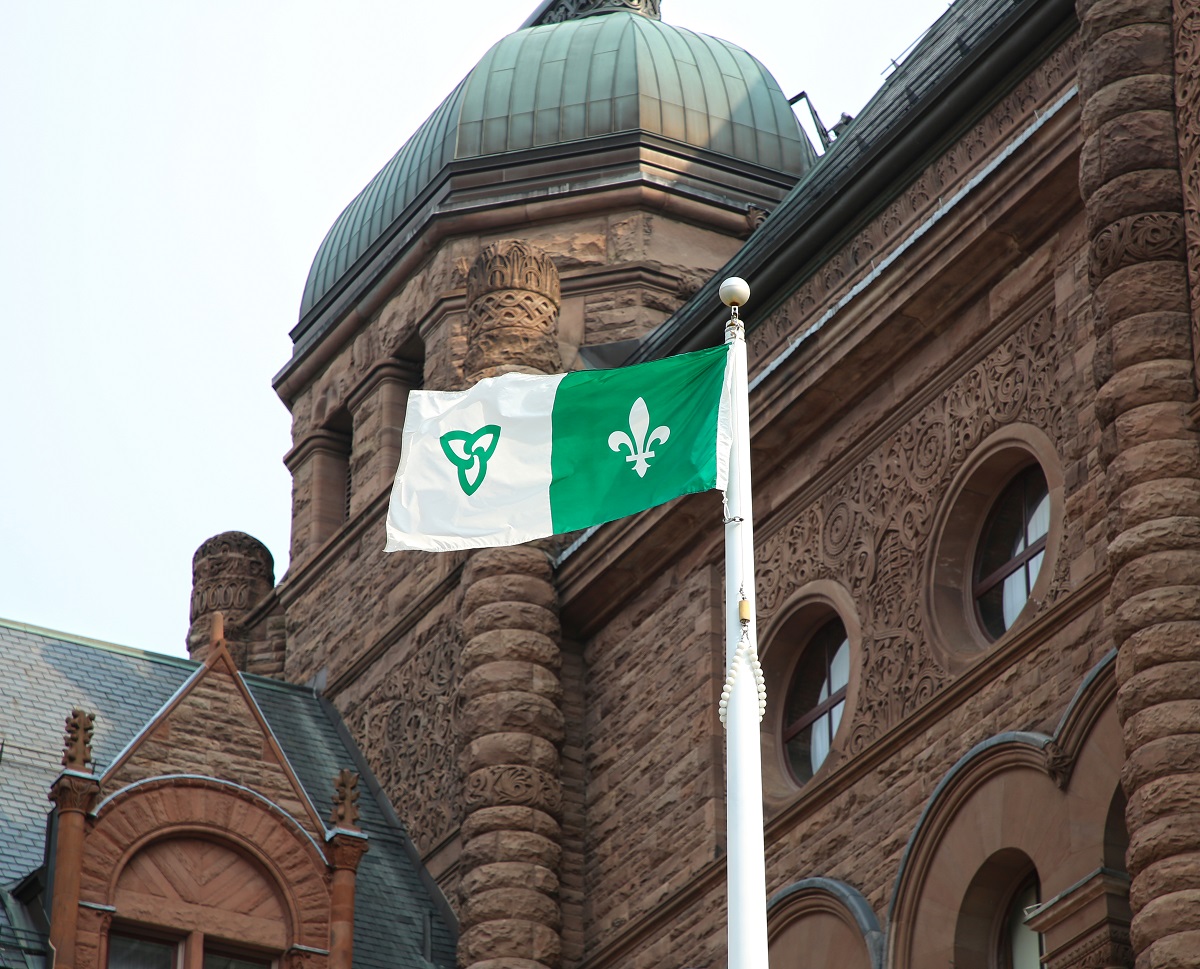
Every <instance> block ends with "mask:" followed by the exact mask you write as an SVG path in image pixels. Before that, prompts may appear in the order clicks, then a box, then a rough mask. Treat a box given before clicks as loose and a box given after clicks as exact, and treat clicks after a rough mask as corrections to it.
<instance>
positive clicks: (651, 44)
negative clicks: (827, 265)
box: [300, 12, 814, 320]
mask: <svg viewBox="0 0 1200 969" xmlns="http://www.w3.org/2000/svg"><path fill="white" fill-rule="evenodd" d="M637 129H641V130H642V131H645V132H649V133H651V134H654V135H659V136H661V137H663V138H667V139H671V140H673V141H677V142H682V143H684V144H687V145H691V146H694V147H697V148H703V149H707V150H709V151H713V152H717V153H719V154H722V155H727V156H731V157H733V158H737V159H740V160H742V161H746V162H750V163H753V164H756V165H760V166H763V167H765V168H769V169H773V170H776V171H783V172H788V173H790V174H793V175H800V174H803V173H804V172H805V171H807V169H808V168H809V166H810V165H811V164H812V161H813V159H814V154H813V151H812V147H811V145H810V144H809V142H808V140H807V138H806V136H805V135H804V133H803V131H802V130H801V129H800V126H799V124H798V123H797V121H796V118H795V115H794V114H793V113H792V110H791V106H790V105H789V104H788V102H787V98H785V97H784V95H783V93H782V92H781V91H780V89H779V85H778V84H777V83H776V81H775V79H774V78H773V77H772V76H771V75H770V73H768V71H767V69H766V68H765V67H763V66H762V64H760V63H759V62H758V61H757V60H755V59H754V58H753V57H751V56H750V55H749V54H748V53H746V52H745V51H744V50H742V49H741V48H740V47H735V46H734V45H733V44H730V43H727V42H726V41H723V40H718V39H717V38H715V37H709V36H706V35H704V34H697V33H693V32H692V31H690V30H684V29H683V28H680V27H674V26H671V25H670V24H664V23H662V22H661V21H658V20H653V19H650V18H649V17H645V16H640V15H638V14H636V13H631V12H613V13H606V14H603V15H596V16H585V17H582V18H581V19H575V20H567V21H565V22H563V23H555V24H548V25H545V26H537V27H529V28H527V29H525V30H519V31H517V32H516V33H514V34H510V35H509V36H507V37H505V38H504V39H503V40H501V41H500V42H499V43H497V44H496V45H495V46H493V47H492V49H491V50H489V51H488V52H487V53H486V54H485V55H484V57H483V59H482V60H481V61H480V62H479V64H478V65H477V66H476V67H475V68H474V70H472V71H471V73H470V74H468V75H467V77H466V78H465V79H464V80H463V81H462V82H461V83H460V84H459V85H458V87H456V88H455V89H454V90H453V91H451V92H450V95H449V96H448V97H447V98H446V100H445V101H443V102H442V103H441V104H440V105H439V106H438V108H437V109H436V110H435V111H434V112H433V114H432V115H430V117H429V119H428V120H427V121H426V122H425V123H424V124H423V125H422V126H421V127H420V129H418V131H417V132H416V134H414V135H413V136H412V137H411V138H410V139H409V140H408V141H407V142H406V143H405V145H404V147H402V148H401V149H400V150H399V151H398V152H397V153H396V154H395V155H394V156H393V157H392V159H391V161H389V162H388V163H387V165H385V166H384V168H383V170H382V171H381V172H380V173H379V174H378V175H376V176H375V178H374V179H372V180H371V183H370V184H369V185H368V186H367V187H366V188H365V189H363V191H362V192H361V193H360V194H359V196H358V197H357V198H356V199H355V200H354V201H353V202H351V203H350V205H349V206H347V208H346V209H345V211H344V212H342V214H341V215H340V216H339V217H338V220H337V222H335V223H334V225H333V228H331V229H330V230H329V233H328V235H326V237H325V240H324V241H323V242H322V243H321V247H320V249H319V250H318V251H317V255H316V258H315V259H314V260H313V265H312V269H311V270H310V271H309V275H308V282H307V284H306V285H305V287H304V298H303V301H302V302H301V306H300V317H301V320H303V319H304V317H305V316H306V314H308V313H309V311H310V310H312V309H313V308H314V307H315V306H316V305H317V304H318V303H319V302H320V301H321V300H322V298H323V297H324V296H325V295H326V294H327V293H329V292H330V291H331V290H333V289H334V288H335V286H336V285H337V284H338V282H339V280H341V279H342V278H343V277H344V276H345V275H346V274H347V273H348V272H349V271H350V270H351V269H352V268H353V267H354V265H355V263H356V262H357V261H358V260H359V259H360V258H361V257H363V256H364V254H366V253H367V252H368V251H369V250H370V249H371V248H372V246H373V245H374V244H375V243H376V242H378V241H379V240H380V239H381V238H382V237H383V236H384V235H385V233H387V230H388V229H389V227H391V226H392V225H393V223H394V222H395V220H397V219H398V218H400V217H401V216H402V215H403V213H404V211H405V209H406V208H407V207H408V206H409V205H410V203H412V202H413V201H414V200H415V199H416V198H417V197H418V196H419V195H420V194H421V192H422V191H423V190H424V189H425V188H427V187H428V186H429V185H430V184H431V183H432V182H434V181H435V179H436V178H437V175H438V174H439V172H441V171H442V169H443V168H445V166H446V165H447V164H449V163H450V162H453V161H456V160H459V159H465V158H475V157H480V156H487V155H496V154H500V153H503V152H513V151H520V150H522V149H531V148H539V147H543V146H548V145H561V144H565V143H569V142H580V141H584V140H586V139H589V138H595V137H599V136H603V135H610V134H613V133H616V132H620V131H631V130H637Z"/></svg>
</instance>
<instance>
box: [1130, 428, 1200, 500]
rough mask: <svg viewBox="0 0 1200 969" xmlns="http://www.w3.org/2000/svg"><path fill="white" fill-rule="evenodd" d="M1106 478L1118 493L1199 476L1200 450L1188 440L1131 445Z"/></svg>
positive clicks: (1178, 439) (1185, 438)
mask: <svg viewBox="0 0 1200 969" xmlns="http://www.w3.org/2000/svg"><path fill="white" fill-rule="evenodd" d="M1107 474H1108V486H1109V487H1110V488H1112V489H1113V490H1114V491H1115V492H1121V491H1124V490H1125V489H1126V488H1130V487H1132V486H1133V485H1135V484H1138V483H1139V482H1142V481H1154V480H1156V479H1160V478H1186V477H1190V476H1200V448H1197V446H1196V443H1195V441H1194V440H1192V439H1191V438H1187V437H1184V438H1176V439H1174V440H1157V441H1146V442H1142V443H1138V444H1132V445H1130V446H1129V447H1126V448H1125V449H1124V450H1123V451H1122V452H1121V453H1120V454H1117V455H1116V456H1114V457H1113V459H1112V461H1111V462H1110V463H1109V465H1108V468H1107Z"/></svg>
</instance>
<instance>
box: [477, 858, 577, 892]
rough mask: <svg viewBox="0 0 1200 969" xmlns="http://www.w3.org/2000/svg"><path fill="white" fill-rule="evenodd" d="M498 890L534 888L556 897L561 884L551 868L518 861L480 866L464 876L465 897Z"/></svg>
mask: <svg viewBox="0 0 1200 969" xmlns="http://www.w3.org/2000/svg"><path fill="white" fill-rule="evenodd" d="M498 888H532V889H534V890H535V891H539V892H541V893H542V894H544V895H554V894H556V893H557V892H558V890H559V882H558V877H557V876H556V875H555V874H554V872H552V871H551V870H550V869H549V868H546V867H544V866H542V865H534V864H528V863H523V862H517V861H498V862H495V863H494V864H490V865H480V866H479V867H477V868H472V869H471V870H470V871H469V872H467V873H466V875H464V876H463V880H462V891H463V894H464V895H469V894H471V893H473V892H486V891H492V890H494V889H498Z"/></svg>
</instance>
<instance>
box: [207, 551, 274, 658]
mask: <svg viewBox="0 0 1200 969" xmlns="http://www.w3.org/2000/svg"><path fill="white" fill-rule="evenodd" d="M274 587H275V560H274V559H273V558H272V557H271V553H270V551H268V549H267V547H266V546H265V545H263V543H262V542H260V541H259V540H258V539H257V538H254V537H252V536H250V535H247V534H246V533H245V532H222V533H221V534H220V535H214V536H213V537H212V538H210V539H208V541H206V542H204V543H203V544H202V545H201V546H200V547H199V548H198V549H196V554H195V555H193V556H192V613H191V625H190V626H189V627H188V638H187V642H188V655H190V656H191V657H192V659H194V660H197V661H199V662H201V663H203V662H204V660H205V659H206V658H207V657H208V649H209V645H210V643H211V642H212V641H213V640H212V636H211V635H210V633H211V631H212V620H213V616H214V615H215V614H216V613H218V612H219V613H221V614H222V616H223V617H224V621H225V624H226V628H225V630H224V636H225V637H226V638H227V639H228V645H229V650H230V653H231V655H232V656H233V658H234V660H235V662H236V663H237V664H238V666H239V667H240V668H241V669H243V670H244V669H246V655H245V652H246V651H245V644H244V642H239V635H238V634H239V630H238V625H239V623H240V622H241V620H242V619H244V618H245V617H246V616H247V615H248V614H249V612H250V610H251V609H253V608H254V606H255V605H257V604H258V602H259V601H261V600H262V598H263V596H265V595H266V594H267V593H268V592H270V591H271V590H272V589H273V588H274ZM218 638H220V637H218Z"/></svg>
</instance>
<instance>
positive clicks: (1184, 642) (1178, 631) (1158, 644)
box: [1117, 619, 1200, 683]
mask: <svg viewBox="0 0 1200 969" xmlns="http://www.w3.org/2000/svg"><path fill="white" fill-rule="evenodd" d="M1193 661H1200V620H1195V619H1187V620H1182V621H1179V622H1164V623H1159V624H1157V625H1155V626H1152V627H1150V628H1147V629H1140V630H1138V631H1137V632H1135V633H1133V634H1132V635H1130V636H1129V637H1128V638H1126V639H1125V641H1124V642H1123V643H1122V645H1121V653H1120V655H1119V656H1118V657H1117V662H1118V663H1122V662H1128V663H1129V665H1128V667H1126V668H1125V669H1124V670H1123V671H1121V672H1119V673H1118V681H1119V682H1122V683H1124V682H1125V681H1126V680H1128V679H1129V678H1130V677H1131V676H1132V675H1133V674H1134V672H1136V671H1138V670H1144V669H1147V668H1149V667H1151V666H1156V665H1158V664H1159V663H1177V662H1185V663H1186V662H1193Z"/></svg>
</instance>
